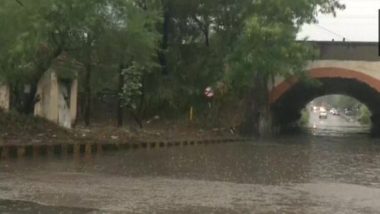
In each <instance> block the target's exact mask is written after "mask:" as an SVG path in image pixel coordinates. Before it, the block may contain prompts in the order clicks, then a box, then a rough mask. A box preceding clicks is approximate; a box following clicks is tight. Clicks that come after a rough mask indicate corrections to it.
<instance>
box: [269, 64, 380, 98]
mask: <svg viewBox="0 0 380 214" xmlns="http://www.w3.org/2000/svg"><path fill="white" fill-rule="evenodd" d="M309 76H310V77H311V78H313V79H320V78H345V79H356V80H357V81H360V82H363V83H365V84H367V85H369V86H370V87H372V88H374V89H375V90H376V91H377V92H379V93H380V80H378V79H376V78H374V77H371V76H369V75H367V74H364V73H361V72H358V71H354V70H349V69H344V68H335V67H324V68H315V69H311V70H309ZM297 82H298V79H297V78H290V79H288V80H285V81H283V82H282V83H280V84H279V85H277V86H276V87H275V88H273V89H272V91H271V92H270V103H271V104H273V103H275V102H276V101H277V100H278V99H279V98H280V97H281V96H282V95H284V94H285V93H286V92H287V91H288V90H289V89H290V88H292V87H293V86H294V85H295V84H296V83H297Z"/></svg>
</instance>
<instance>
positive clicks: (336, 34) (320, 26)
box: [316, 24, 347, 40]
mask: <svg viewBox="0 0 380 214" xmlns="http://www.w3.org/2000/svg"><path fill="white" fill-rule="evenodd" d="M316 26H317V27H319V28H321V29H322V30H324V31H327V32H329V33H331V34H334V35H335V36H339V37H342V39H344V40H346V39H347V37H345V36H343V35H341V34H339V33H335V32H334V31H332V30H330V29H328V28H326V27H323V26H322V25H320V24H316Z"/></svg>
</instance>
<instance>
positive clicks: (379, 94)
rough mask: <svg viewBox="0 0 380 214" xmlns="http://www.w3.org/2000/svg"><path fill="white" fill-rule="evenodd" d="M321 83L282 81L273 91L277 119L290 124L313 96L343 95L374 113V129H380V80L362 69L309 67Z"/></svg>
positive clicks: (278, 121) (272, 101) (274, 115)
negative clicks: (353, 99)
mask: <svg viewBox="0 0 380 214" xmlns="http://www.w3.org/2000/svg"><path fill="white" fill-rule="evenodd" d="M308 75H309V77H311V78H312V79H316V80H318V81H319V83H321V84H319V85H317V86H315V85H310V84H308V83H306V82H304V81H301V80H299V79H297V78H289V79H287V80H284V81H281V82H280V83H279V84H277V85H276V86H275V87H274V88H273V89H272V90H271V91H270V104H271V109H272V113H273V122H274V124H276V125H278V126H286V125H289V124H292V123H294V122H295V121H297V120H298V119H299V118H300V116H301V114H300V112H301V110H302V109H303V108H304V107H305V106H306V104H307V103H309V102H310V101H312V100H313V99H315V98H317V97H320V96H324V95H329V94H342V95H347V96H351V97H353V98H356V99H357V100H359V101H360V102H362V103H363V104H365V105H367V107H368V108H369V110H370V111H371V112H372V115H373V116H372V118H371V120H372V126H373V131H374V132H376V131H377V130H380V79H378V78H376V77H373V76H371V75H368V74H366V73H365V72H361V71H359V70H351V69H347V68H340V67H317V68H311V69H310V70H308Z"/></svg>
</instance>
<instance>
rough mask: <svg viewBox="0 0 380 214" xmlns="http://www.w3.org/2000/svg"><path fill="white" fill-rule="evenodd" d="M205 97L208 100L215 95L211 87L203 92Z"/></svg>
mask: <svg viewBox="0 0 380 214" xmlns="http://www.w3.org/2000/svg"><path fill="white" fill-rule="evenodd" d="M204 94H205V96H206V97H208V98H212V97H213V96H214V95H215V93H214V90H213V89H212V88H211V87H207V88H206V89H205V92H204Z"/></svg>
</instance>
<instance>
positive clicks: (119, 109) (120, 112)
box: [117, 64, 124, 127]
mask: <svg viewBox="0 0 380 214" xmlns="http://www.w3.org/2000/svg"><path fill="white" fill-rule="evenodd" d="M123 68H124V66H123V65H122V64H120V66H119V85H118V90H117V91H118V99H117V127H122V126H123V117H124V114H123V100H122V98H121V94H122V93H123V85H124V75H123Z"/></svg>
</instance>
